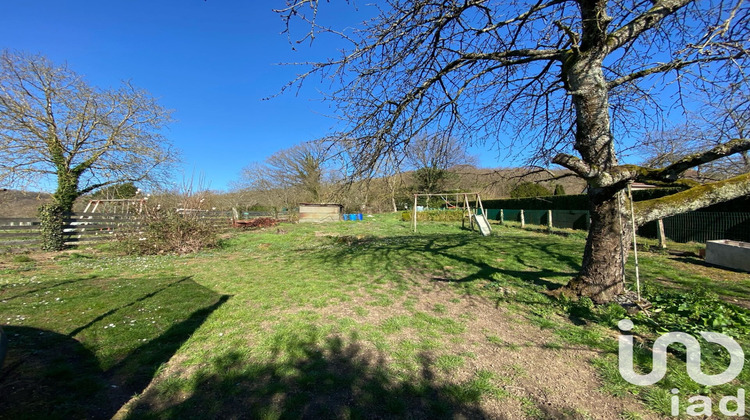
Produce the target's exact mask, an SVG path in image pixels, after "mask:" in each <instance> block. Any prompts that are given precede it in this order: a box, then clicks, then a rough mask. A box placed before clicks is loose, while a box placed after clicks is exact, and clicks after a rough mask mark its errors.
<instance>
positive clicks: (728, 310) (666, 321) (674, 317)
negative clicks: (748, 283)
mask: <svg viewBox="0 0 750 420" xmlns="http://www.w3.org/2000/svg"><path fill="white" fill-rule="evenodd" d="M645 294H646V298H647V299H648V300H649V301H650V302H651V304H652V306H653V307H652V309H651V317H650V318H648V319H646V317H645V316H644V315H642V314H639V315H638V317H639V318H642V319H640V320H641V321H643V322H644V323H648V324H655V325H656V330H657V331H658V332H669V331H682V332H686V333H689V334H693V335H697V334H698V333H700V332H701V331H715V332H720V333H723V334H726V335H730V336H733V337H746V336H748V335H750V311H748V310H747V309H744V308H741V307H739V306H735V305H732V304H729V303H726V302H724V301H722V300H721V299H719V297H718V296H717V295H716V294H715V293H712V292H709V291H707V290H705V289H700V288H699V289H696V290H693V291H689V292H684V291H665V290H660V289H658V288H653V289H651V288H649V289H647V290H646V292H645Z"/></svg>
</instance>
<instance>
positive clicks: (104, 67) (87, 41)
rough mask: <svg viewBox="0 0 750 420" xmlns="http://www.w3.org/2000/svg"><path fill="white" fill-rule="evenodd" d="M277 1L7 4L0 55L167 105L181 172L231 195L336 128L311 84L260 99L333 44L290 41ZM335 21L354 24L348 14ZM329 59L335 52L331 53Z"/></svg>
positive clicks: (2, 10) (1, 8) (46, 0)
mask: <svg viewBox="0 0 750 420" xmlns="http://www.w3.org/2000/svg"><path fill="white" fill-rule="evenodd" d="M281 5H283V1H281V0H279V1H227V0H209V1H203V0H158V1H154V0H148V1H146V0H131V1H122V0H112V1H110V0H107V1H75V0H74V1H67V0H66V1H60V0H55V1H50V0H33V1H4V2H2V4H1V5H0V48H2V49H4V48H10V49H15V50H20V51H24V52H28V53H34V54H36V53H39V54H42V55H45V56H47V57H48V58H50V59H51V60H52V61H54V62H67V63H68V65H69V66H70V68H71V69H73V70H74V71H76V72H78V73H80V74H83V75H85V77H86V80H88V81H89V83H91V84H93V85H97V86H101V87H106V86H116V85H118V84H119V83H120V81H122V80H131V81H132V83H133V84H134V85H136V86H138V87H140V88H143V89H146V90H148V91H149V92H151V93H152V94H153V95H154V96H155V97H157V98H159V99H160V103H161V104H162V105H163V106H165V107H167V108H169V109H173V110H174V118H175V119H176V120H177V121H176V122H175V123H174V124H172V125H171V127H170V129H169V131H168V132H167V136H168V137H169V138H170V139H171V141H172V142H173V143H174V144H175V146H176V147H178V148H179V149H180V150H181V151H182V159H183V163H182V165H181V170H180V172H179V173H177V174H176V177H175V178H176V180H177V181H180V180H181V179H182V177H183V172H184V173H185V174H186V176H188V177H189V176H190V175H191V174H192V173H195V174H196V175H198V174H203V175H204V177H205V179H206V181H207V184H209V187H210V188H211V189H226V188H227V187H228V185H229V184H230V183H231V182H232V181H235V180H237V179H239V175H240V171H241V169H242V168H243V167H245V166H247V165H248V164H249V163H251V162H253V161H261V160H263V159H265V158H266V157H267V156H269V155H270V154H272V153H273V152H275V151H277V150H279V149H283V148H286V147H290V146H292V145H294V144H296V143H299V142H303V141H307V140H312V139H315V138H319V137H322V136H324V135H325V134H327V133H328V132H329V131H330V129H331V128H332V126H333V124H334V123H335V122H334V120H332V119H330V118H328V117H327V116H326V115H328V114H330V109H329V107H328V105H327V104H324V103H322V102H321V101H320V95H319V94H318V93H317V90H318V89H319V88H321V87H320V86H317V85H316V84H317V83H318V81H317V80H315V81H313V80H311V82H312V83H308V84H306V86H305V88H304V89H303V90H302V91H301V92H300V93H299V94H297V95H295V94H293V93H291V94H290V93H285V94H284V95H282V96H279V97H275V98H273V99H270V100H264V98H267V97H269V96H272V95H274V94H276V93H278V91H279V90H280V88H281V87H282V86H284V84H285V83H287V82H288V81H290V80H291V79H293V78H294V76H295V74H296V73H297V72H299V71H301V68H299V67H296V68H295V67H293V66H283V65H279V63H289V62H297V61H303V60H308V59H311V58H314V57H315V56H316V55H317V56H318V58H320V57H322V54H323V52H326V51H327V48H330V47H331V45H327V44H326V43H325V42H317V41H316V44H315V45H314V47H315V48H313V49H311V48H307V47H306V46H302V47H297V49H296V51H294V50H293V49H292V47H291V46H290V44H289V42H288V40H287V37H286V36H285V35H282V34H281V32H282V30H283V29H284V26H283V22H282V21H281V19H280V18H279V16H278V15H277V14H275V13H274V12H273V11H272V8H273V7H279V6H281ZM331 11H333V10H331ZM337 13H347V15H345V16H344V15H330V16H331V18H340V19H352V20H353V21H354V22H357V21H359V20H361V19H360V18H359V16H357V12H355V11H354V10H353V9H352V8H341V10H340V11H338V12H337ZM328 52H330V51H328Z"/></svg>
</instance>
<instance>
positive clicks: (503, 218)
mask: <svg viewBox="0 0 750 420" xmlns="http://www.w3.org/2000/svg"><path fill="white" fill-rule="evenodd" d="M504 221H505V215H504V214H503V209H500V224H501V225H502V224H503V222H504Z"/></svg>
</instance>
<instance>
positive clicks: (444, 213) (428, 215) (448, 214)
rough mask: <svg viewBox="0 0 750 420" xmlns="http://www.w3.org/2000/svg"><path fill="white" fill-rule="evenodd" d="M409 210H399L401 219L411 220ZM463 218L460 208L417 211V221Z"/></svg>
mask: <svg viewBox="0 0 750 420" xmlns="http://www.w3.org/2000/svg"><path fill="white" fill-rule="evenodd" d="M411 215H412V213H411V212H410V211H404V212H401V220H403V221H405V222H409V221H411ZM463 218H464V212H463V211H462V210H425V211H418V212H417V221H418V222H460V221H461V220H463Z"/></svg>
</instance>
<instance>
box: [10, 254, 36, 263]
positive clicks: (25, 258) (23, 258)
mask: <svg viewBox="0 0 750 420" xmlns="http://www.w3.org/2000/svg"><path fill="white" fill-rule="evenodd" d="M13 262H14V263H29V262H34V260H33V259H32V258H30V257H29V256H27V255H16V256H15V257H13Z"/></svg>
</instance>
